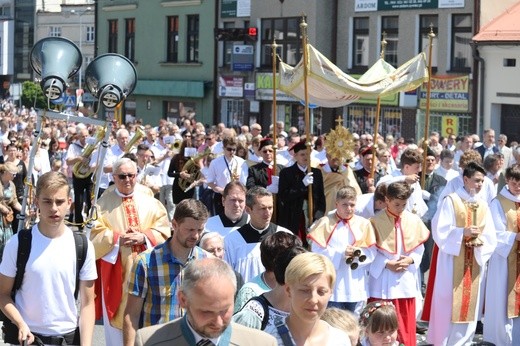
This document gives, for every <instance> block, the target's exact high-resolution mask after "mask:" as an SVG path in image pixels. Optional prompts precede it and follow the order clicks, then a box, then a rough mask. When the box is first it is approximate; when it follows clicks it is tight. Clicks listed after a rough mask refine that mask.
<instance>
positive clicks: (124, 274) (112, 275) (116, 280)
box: [90, 158, 171, 345]
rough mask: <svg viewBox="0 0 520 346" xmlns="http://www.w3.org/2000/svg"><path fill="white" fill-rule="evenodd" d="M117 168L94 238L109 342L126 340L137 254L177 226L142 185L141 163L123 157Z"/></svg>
mask: <svg viewBox="0 0 520 346" xmlns="http://www.w3.org/2000/svg"><path fill="white" fill-rule="evenodd" d="M112 169H113V173H112V177H113V179H114V183H115V184H114V185H115V188H114V189H109V190H107V191H106V192H105V193H104V194H103V196H102V197H101V198H100V199H99V201H98V205H97V207H96V208H97V215H98V218H97V220H96V221H95V223H94V227H93V229H92V231H91V235H90V238H91V240H92V243H93V244H94V248H95V250H96V259H97V260H98V268H99V270H98V276H99V279H100V282H98V283H97V284H96V289H98V292H97V293H96V304H97V307H98V309H96V310H97V311H102V312H103V320H104V325H105V339H106V343H107V345H122V344H123V334H122V330H121V329H122V328H123V313H124V310H125V306H126V301H127V296H126V294H124V293H123V292H126V291H127V286H128V282H127V280H128V275H129V273H130V268H131V266H132V263H133V261H134V258H135V257H136V256H137V255H138V254H139V253H141V252H142V251H144V250H145V249H146V248H150V247H153V246H155V245H157V244H161V243H163V242H164V241H165V240H166V239H167V238H168V237H169V236H170V234H171V231H170V223H169V221H168V217H167V213H166V209H165V208H164V206H163V205H162V204H161V202H159V201H158V200H157V199H155V198H153V196H151V195H150V194H149V193H146V192H145V191H146V190H143V189H137V188H136V184H137V179H136V178H137V165H136V163H135V162H134V161H132V160H130V159H128V158H121V159H118V160H117V161H115V162H114V164H113V166H112ZM96 317H97V318H98V319H99V318H100V317H101V316H96Z"/></svg>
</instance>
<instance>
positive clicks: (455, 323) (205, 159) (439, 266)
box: [0, 103, 520, 346]
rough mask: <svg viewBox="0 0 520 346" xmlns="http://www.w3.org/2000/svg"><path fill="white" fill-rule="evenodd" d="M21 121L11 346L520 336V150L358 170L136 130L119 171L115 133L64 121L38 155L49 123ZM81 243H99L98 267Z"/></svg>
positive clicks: (445, 155) (11, 222)
mask: <svg viewBox="0 0 520 346" xmlns="http://www.w3.org/2000/svg"><path fill="white" fill-rule="evenodd" d="M3 109H4V111H3V114H2V117H1V118H0V141H1V144H2V154H3V156H2V160H3V163H2V164H0V181H1V184H0V197H1V199H0V213H1V214H2V216H3V217H2V218H1V220H0V232H1V234H0V235H1V237H0V246H1V248H0V249H1V251H2V252H3V257H2V262H1V263H0V309H1V310H2V311H3V313H4V314H5V316H6V318H7V319H6V321H9V320H10V321H11V323H8V322H4V325H8V326H9V328H10V329H9V333H6V337H7V338H8V339H7V341H8V342H10V343H14V344H17V343H19V342H20V343H21V341H22V340H27V341H29V343H32V342H35V343H36V344H41V345H57V344H60V345H61V344H64V342H65V343H66V344H68V345H72V344H74V345H75V344H79V343H80V341H81V344H82V345H87V344H91V343H92V332H93V325H94V321H95V320H96V319H101V318H102V319H103V323H104V327H105V328H104V329H105V340H106V344H107V345H117V346H118V345H125V346H130V345H134V344H135V345H163V344H164V345H166V344H175V345H230V344H236V345H280V346H282V345H283V346H288V345H304V344H305V345H331V346H332V345H358V344H361V345H367V346H368V345H373V346H375V345H382V344H385V345H386V344H388V345H401V344H402V345H406V346H413V345H416V342H417V341H416V332H417V331H418V326H417V321H418V320H424V321H429V325H428V330H427V340H428V341H429V342H430V343H432V344H434V345H450V346H451V345H466V344H469V343H471V341H472V339H473V337H474V335H475V332H476V329H477V328H478V322H479V321H480V322H483V338H484V340H485V341H488V342H491V343H494V344H496V345H513V344H515V342H518V341H519V340H520V331H519V330H520V327H519V322H518V316H519V313H520V295H519V293H518V285H519V284H518V282H520V274H518V273H520V269H519V268H517V267H518V265H519V264H518V263H520V261H519V259H520V257H519V256H520V255H519V253H520V251H518V241H519V240H520V236H519V235H518V234H519V232H518V227H519V226H518V217H517V215H518V213H519V212H520V161H519V160H520V147H517V146H516V143H509V145H510V146H509V147H508V146H506V144H507V138H506V137H505V136H504V135H500V136H498V141H495V132H494V130H492V129H488V130H485V131H484V134H483V140H482V142H480V139H479V138H478V136H476V135H466V136H460V137H458V138H457V137H455V136H454V135H450V136H448V137H447V138H441V136H440V135H439V134H438V133H435V132H433V133H431V135H430V136H429V137H428V138H427V142H423V143H418V144H415V143H414V142H413V141H412V140H405V139H403V138H398V139H394V138H393V137H392V136H391V135H388V136H386V137H383V136H381V135H376V136H377V137H376V142H377V143H374V135H373V134H361V135H358V134H355V133H354V134H353V137H352V139H353V146H352V147H351V148H349V150H350V151H351V152H352V153H353V155H351V156H349V157H348V160H346V159H347V158H346V157H334V156H333V155H332V154H331V153H334V152H337V151H334V150H327V148H329V149H330V148H331V145H333V143H327V141H326V137H317V138H314V137H312V138H306V137H305V135H304V134H301V133H299V132H298V130H297V129H296V128H293V127H290V128H287V127H286V126H285V124H284V123H283V122H278V123H276V124H275V126H276V131H275V133H276V138H273V137H274V136H273V135H272V133H273V132H274V131H273V129H272V128H270V129H265V130H262V127H261V126H260V125H259V124H253V125H251V126H250V127H249V126H242V127H241V128H240V129H232V128H226V127H225V126H224V124H218V125H216V126H204V125H203V124H201V123H197V122H196V121H195V119H194V118H191V119H185V120H183V121H182V122H181V123H180V124H174V123H171V122H168V121H166V120H161V121H160V122H159V124H157V126H154V125H152V124H143V123H142V122H140V121H136V122H133V123H127V124H124V125H123V124H119V125H118V124H115V126H114V129H113V133H111V134H110V144H109V147H108V148H107V153H106V156H105V157H102V156H101V155H100V154H99V153H100V151H99V147H98V148H97V149H96V145H97V144H98V143H99V141H100V140H99V138H100V136H99V132H98V131H100V129H99V128H96V127H94V126H87V125H85V124H82V123H67V122H66V121H61V120H60V121H58V120H48V119H47V120H46V121H45V122H44V125H43V129H42V132H41V137H40V140H39V142H38V144H37V145H38V148H37V150H36V153H37V154H36V156H35V157H34V158H29V157H28V153H29V152H30V150H31V145H32V138H33V137H32V136H33V130H34V127H35V124H36V114H35V112H32V111H30V110H27V109H17V108H15V107H14V106H12V105H10V104H8V103H4V104H3ZM101 137H102V136H101ZM310 146H312V148H310ZM309 151H310V155H309ZM30 159H33V160H34V166H33V171H32V172H28V169H29V160H30ZM517 162H518V163H517ZM98 168H99V169H98ZM98 174H99V175H101V176H100V177H97V178H99V180H100V184H99V186H95V185H94V184H93V180H94V179H93V175H98ZM28 184H29V185H31V186H36V188H35V189H34V191H32V189H29V191H30V193H29V194H30V196H29V197H30V198H29V203H28V209H27V211H26V214H27V215H29V216H30V219H32V220H27V221H29V222H28V224H30V223H31V222H30V221H33V223H34V226H31V227H28V228H27V227H25V226H26V224H24V225H21V226H18V224H17V222H19V220H18V219H17V218H16V215H17V214H21V213H22V210H21V201H22V199H23V196H24V188H25V187H26V186H27V185H28ZM26 190H27V189H26ZM96 192H97V193H98V195H95V193H96ZM93 201H96V202H97V203H96V204H95V205H94V206H93V207H94V209H95V211H96V212H95V213H94V214H95V215H94V214H92V213H90V210H91V207H92V204H91V203H92V202H93ZM36 210H37V212H36ZM13 215H14V216H15V217H14V218H13ZM19 229H20V231H18V230H19ZM22 229H23V230H22ZM82 231H83V232H82ZM73 232H79V233H81V234H83V233H85V232H86V233H87V235H88V237H89V241H87V242H86V243H84V244H83V245H82V246H83V249H84V250H85V251H83V252H82V253H83V254H84V256H83V258H82V261H81V262H79V256H78V253H80V249H81V248H80V247H78V244H77V243H76V239H75V238H74V237H72V234H74V233H73ZM13 234H18V235H17V236H13ZM25 234H30V236H31V237H32V243H31V244H32V246H30V247H29V249H25V245H23V246H22V244H25V243H23V242H22V239H24V237H25ZM73 244H75V245H76V246H74V245H73ZM85 244H86V246H85ZM74 248H76V253H74V251H73V249H74ZM27 252H28V253H27ZM20 253H25V254H26V255H27V256H28V257H27V258H26V260H25V263H20V262H21V260H20V258H21V255H20ZM58 263H59V265H58ZM21 264H23V265H21ZM19 271H21V272H22V273H25V276H24V277H23V278H24V280H23V281H21V282H18V279H17V272H19ZM56 281H60V282H61V281H63V283H64V284H63V285H61V284H60V285H59V286H60V288H59V289H56ZM31 287H41V289H40V290H39V292H40V293H41V294H39V295H35V294H34V291H33V290H32V288H31ZM77 290H79V297H80V304H79V308H77V307H76V306H75V304H74V301H75V298H76V294H75V293H76V291H77ZM78 309H79V310H78ZM7 334H8V336H7Z"/></svg>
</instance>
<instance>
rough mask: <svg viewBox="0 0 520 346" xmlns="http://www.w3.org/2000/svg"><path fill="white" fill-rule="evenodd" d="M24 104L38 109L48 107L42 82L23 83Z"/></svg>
mask: <svg viewBox="0 0 520 346" xmlns="http://www.w3.org/2000/svg"><path fill="white" fill-rule="evenodd" d="M22 104H23V105H24V106H25V107H26V108H31V107H35V108H38V109H46V108H47V99H46V98H45V96H44V95H43V91H42V88H41V87H40V84H38V83H34V82H30V81H28V82H24V83H23V85H22Z"/></svg>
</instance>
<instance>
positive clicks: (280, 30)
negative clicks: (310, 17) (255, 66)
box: [261, 17, 303, 68]
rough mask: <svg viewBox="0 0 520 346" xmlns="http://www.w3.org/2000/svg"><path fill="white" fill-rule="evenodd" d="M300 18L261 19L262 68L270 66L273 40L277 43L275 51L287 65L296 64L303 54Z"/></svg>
mask: <svg viewBox="0 0 520 346" xmlns="http://www.w3.org/2000/svg"><path fill="white" fill-rule="evenodd" d="M300 20H301V17H295V18H271V19H262V33H261V34H262V61H261V65H262V67H264V68H272V66H273V63H272V62H273V60H272V56H271V53H272V48H271V45H272V44H273V40H276V44H277V45H278V47H277V49H276V51H277V53H278V55H279V56H280V58H281V59H282V60H283V62H285V63H286V64H289V65H293V66H294V65H296V64H297V63H298V62H299V61H300V59H301V56H302V54H303V52H302V51H301V42H300V36H301V34H300Z"/></svg>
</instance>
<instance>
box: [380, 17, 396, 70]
mask: <svg viewBox="0 0 520 346" xmlns="http://www.w3.org/2000/svg"><path fill="white" fill-rule="evenodd" d="M381 20H382V22H381V30H382V32H383V34H386V37H385V40H386V42H387V45H386V50H385V57H384V59H385V61H386V62H387V63H389V64H390V65H393V66H395V67H397V48H398V46H397V44H398V42H399V17H398V16H389V17H383V18H382V19H381Z"/></svg>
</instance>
